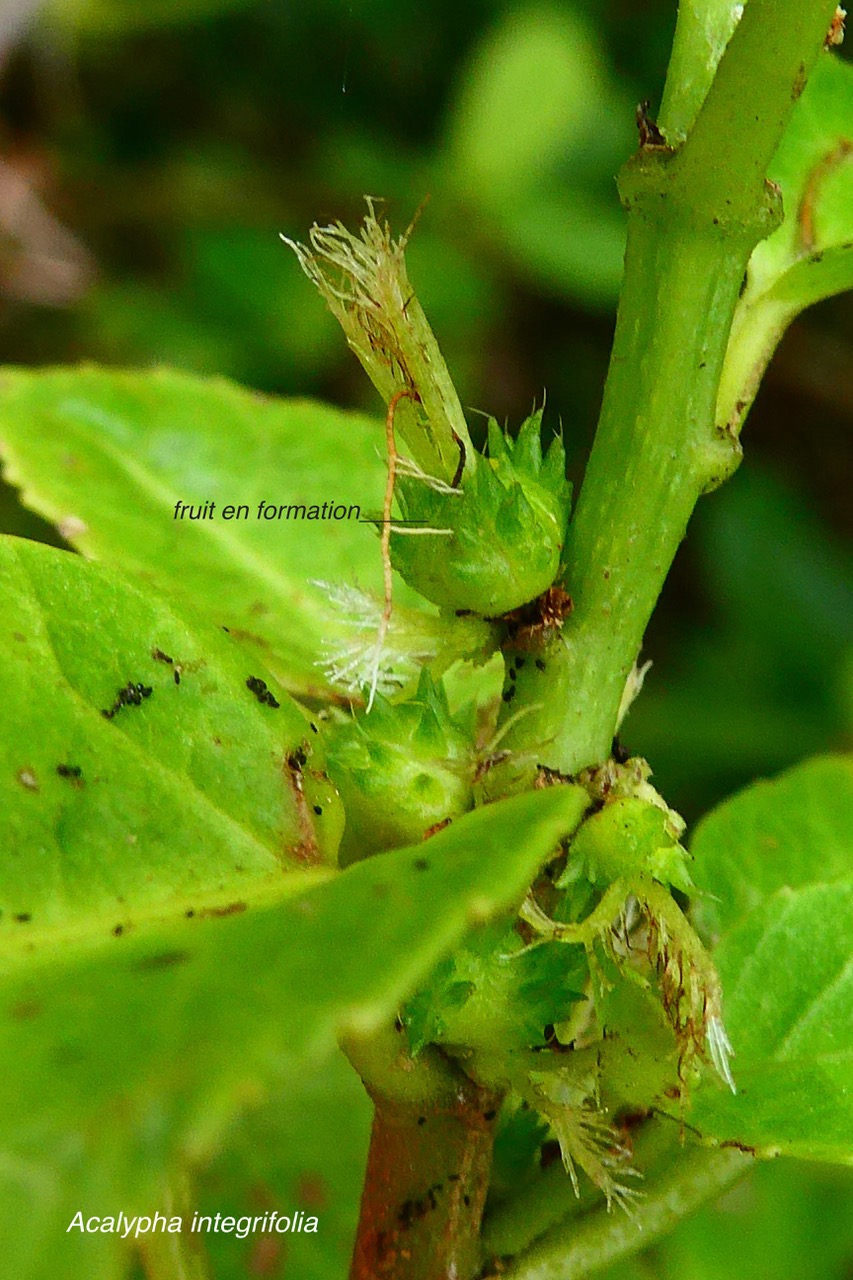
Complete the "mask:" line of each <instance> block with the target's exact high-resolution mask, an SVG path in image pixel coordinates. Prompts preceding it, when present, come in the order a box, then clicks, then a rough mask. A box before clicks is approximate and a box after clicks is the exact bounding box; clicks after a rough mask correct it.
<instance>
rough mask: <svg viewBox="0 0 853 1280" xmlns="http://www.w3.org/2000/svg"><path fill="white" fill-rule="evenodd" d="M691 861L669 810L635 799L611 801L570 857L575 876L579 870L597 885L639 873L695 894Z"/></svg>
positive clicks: (590, 823) (586, 825) (582, 832)
mask: <svg viewBox="0 0 853 1280" xmlns="http://www.w3.org/2000/svg"><path fill="white" fill-rule="evenodd" d="M686 858H687V852H686V850H685V849H683V848H682V846H681V845H680V844H679V843H678V840H677V839H676V837H675V835H674V834H673V831H672V824H671V823H670V820H669V816H668V814H667V812H666V810H665V809H661V808H660V807H659V806H658V805H656V804H652V803H650V802H649V801H647V800H640V799H637V798H636V797H634V796H625V797H620V798H618V799H616V800H611V801H609V803H607V804H605V806H604V808H603V809H602V810H601V811H600V812H599V813H596V814H593V816H592V817H591V818H588V819H587V820H586V822H585V823H584V824H583V826H582V827H581V829H580V830H579V831H578V833H577V835H576V836H575V838H574V840H573V841H572V848H571V854H570V861H571V871H572V872H574V869H575V865H577V866H578V867H579V868H581V869H582V870H583V872H584V874H585V875H586V876H587V878H588V879H589V880H590V881H592V882H593V883H594V884H610V883H611V881H613V880H618V879H619V878H620V877H621V876H631V875H636V874H637V873H638V872H640V873H646V874H648V875H651V876H653V877H654V879H655V880H659V881H660V882H661V883H662V884H670V885H674V886H675V888H676V889H681V890H682V892H683V893H688V892H689V891H690V888H691V881H690V876H689V874H688V872H687V867H686V865H685V860H686ZM572 878H574V876H572Z"/></svg>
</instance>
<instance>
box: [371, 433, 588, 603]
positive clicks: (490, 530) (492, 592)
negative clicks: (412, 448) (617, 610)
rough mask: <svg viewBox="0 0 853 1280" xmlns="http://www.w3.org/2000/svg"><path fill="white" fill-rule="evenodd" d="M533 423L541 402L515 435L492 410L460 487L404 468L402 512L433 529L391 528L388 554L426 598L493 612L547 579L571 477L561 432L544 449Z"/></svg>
mask: <svg viewBox="0 0 853 1280" xmlns="http://www.w3.org/2000/svg"><path fill="white" fill-rule="evenodd" d="M541 424H542V411H541V410H539V411H537V412H536V413H534V414H532V415H531V416H530V417H529V418H528V419H527V420H526V422H525V423H524V425H523V426H522V428H521V430H520V431H519V433H518V437H517V439H515V440H513V439H512V437H511V436H509V435H507V434H506V433H504V432H503V431H502V430H501V428H500V427H499V426H498V424H497V422H495V420H494V419H490V420H489V433H488V456H485V457H481V458H480V459H479V462H478V465H477V466H476V467H475V468H466V470H465V472H464V474H463V477H462V486H463V487H462V488H460V489H458V490H455V491H450V492H447V491H439V490H438V489H436V488H435V487H431V486H430V485H428V484H426V483H424V481H423V480H421V479H420V478H417V477H414V476H411V475H408V476H401V477H400V478H399V479H398V482H397V498H398V501H399V505H400V510H401V512H402V516H403V519H405V520H406V521H407V522H417V524H420V525H422V527H424V528H427V529H432V530H436V532H435V533H424V534H422V535H420V536H418V537H412V536H410V535H408V534H407V533H405V532H396V531H395V532H393V533H392V537H391V559H392V562H393V564H394V567H395V568H396V569H398V570H399V572H400V573H401V574H402V576H403V577H404V578H405V579H406V581H407V582H408V583H409V584H410V585H411V586H413V587H414V588H415V590H416V591H419V592H420V593H421V595H422V596H425V597H426V599H427V600H431V601H432V602H433V603H434V604H438V605H442V606H443V607H444V608H447V609H465V610H470V611H471V612H472V613H477V614H480V615H482V616H483V617H491V618H494V617H499V616H500V615H501V614H504V613H507V612H509V611H510V610H511V609H517V608H518V607H519V606H520V605H523V604H526V603H527V602H528V601H530V600H534V599H536V597H537V596H539V595H541V594H542V592H543V591H545V590H547V588H548V587H550V586H551V584H552V583H553V582H554V580H555V578H556V577H557V575H558V573H559V568H560V556H561V554H562V550H563V543H564V541H565V536H566V524H567V521H568V515H569V502H570V499H571V486H570V485H569V483H568V481H567V480H566V474H565V453H564V450H563V444H562V441H561V440H559V439H555V440H554V441H553V442H552V444H551V446H550V448H549V449H548V450H547V452H546V453H545V454H544V455H543V452H542V445H541V438H540V431H541ZM417 524H415V525H410V527H417ZM430 543H432V546H429V544H430ZM424 544H426V545H427V546H429V552H430V553H429V554H425V549H426V548H425V545H424Z"/></svg>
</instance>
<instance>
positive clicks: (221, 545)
mask: <svg viewBox="0 0 853 1280" xmlns="http://www.w3.org/2000/svg"><path fill="white" fill-rule="evenodd" d="M381 440H382V436H381V433H380V431H379V429H378V428H377V424H376V423H375V422H373V421H372V420H370V419H368V418H365V417H363V416H361V415H358V414H349V413H342V412H340V411H337V410H335V409H331V408H328V407H324V406H321V405H318V404H313V403H311V402H309V401H301V400H298V401H282V400H273V399H267V398H264V397H262V396H259V395H257V394H255V393H253V392H250V391H244V390H242V389H240V388H238V387H236V386H233V385H232V384H230V383H228V382H225V381H223V380H220V379H210V380H206V379H200V378H193V377H190V376H188V375H186V374H181V373H176V372H168V371H166V370H158V371H155V372H152V373H123V372H118V371H115V370H101V369H95V368H85V369H76V370H75V369H71V370H69V369H56V370H46V371H41V372H36V373H33V372H29V371H15V370H6V371H4V373H3V375H2V379H0V455H2V457H3V459H4V460H5V463H6V478H7V479H8V480H10V481H11V482H12V483H13V484H16V485H20V486H21V487H22V489H23V494H22V498H23V501H24V502H25V504H26V505H27V506H29V507H31V508H32V509H33V510H35V511H37V512H38V513H39V514H40V515H43V516H44V517H46V518H47V519H49V520H51V521H53V522H54V523H55V524H56V525H57V527H58V528H59V529H60V531H61V532H62V533H63V534H64V535H65V537H66V538H67V539H68V541H69V542H71V544H72V545H73V546H74V547H76V548H77V549H79V550H80V551H82V552H83V553H84V554H85V555H87V556H91V557H93V558H96V559H101V558H103V559H109V560H111V561H112V562H113V563H115V564H117V565H118V566H119V567H121V568H123V569H125V570H128V571H130V572H131V573H133V574H135V575H139V576H140V577H141V578H143V579H145V580H147V581H150V582H152V583H153V584H154V585H156V586H157V587H159V588H161V589H165V590H170V591H174V592H175V593H176V594H178V595H180V596H182V597H183V598H184V599H186V600H189V601H191V602H192V603H193V605H194V606H195V607H197V608H203V609H204V610H206V612H207V613H208V615H209V616H210V617H212V618H213V619H214V620H215V621H216V622H218V623H220V624H222V625H226V626H228V627H230V628H231V629H232V631H233V632H234V633H235V634H236V633H240V635H241V638H242V640H243V641H244V643H246V644H248V645H250V646H252V648H253V649H254V651H255V652H257V653H258V654H259V655H261V656H262V658H263V660H264V661H265V662H266V664H267V665H268V667H269V668H270V670H272V671H273V672H274V673H275V674H276V675H277V676H278V678H279V679H281V680H282V681H283V682H284V683H285V685H286V686H287V687H288V688H290V689H291V690H293V691H294V692H299V693H302V694H307V695H310V694H315V695H318V696H322V695H324V694H325V692H326V691H327V688H328V686H327V685H326V681H325V679H324V677H323V675H322V673H321V671H320V670H319V669H318V667H317V665H316V663H317V661H318V659H319V658H320V657H321V654H322V647H323V643H324V641H325V642H330V641H333V640H334V639H336V638H344V639H346V638H347V637H348V632H347V628H346V625H345V620H342V619H341V618H340V616H338V615H336V614H335V612H334V611H333V609H332V608H331V606H330V604H329V602H328V599H327V595H326V592H325V591H324V589H323V587H322V586H318V585H317V583H318V582H321V583H322V582H332V583H340V582H353V581H356V580H357V581H358V583H359V585H360V586H361V587H362V588H365V589H368V590H371V589H373V590H376V591H377V592H379V593H380V594H381V562H380V559H379V553H378V547H377V544H376V536H375V533H374V531H373V530H372V528H370V526H368V525H367V524H364V523H359V521H358V519H356V518H352V519H349V518H347V519H341V520H336V519H332V520H329V519H322V518H321V519H319V520H308V519H301V518H300V519H296V518H290V519H287V518H284V519H279V518H276V519H273V520H268V519H267V518H266V517H264V518H261V519H258V518H257V514H258V509H259V504H260V503H261V502H264V503H266V504H268V506H272V507H274V508H276V511H278V508H280V507H282V506H284V507H288V506H294V507H297V506H299V505H300V504H302V505H304V506H305V509H306V514H307V512H308V509H309V508H310V507H311V505H312V504H313V505H315V506H316V507H317V508H319V510H320V512H321V514H322V506H323V504H324V503H327V504H331V506H332V507H335V508H340V507H345V508H346V509H347V511H349V510H350V508H354V507H357V508H360V509H361V514H362V515H364V514H366V513H367V512H368V511H376V510H378V509H379V508H381V505H382V495H383V490H384V466H383V463H382V461H381V457H380V456H379V455H378V453H377V446H378V445H380V444H381ZM179 502H184V503H187V504H191V505H192V506H193V507H195V508H196V510H198V509H199V508H203V504H204V503H205V502H215V503H216V504H217V505H216V510H215V511H214V513H213V518H212V519H202V520H192V521H190V520H189V519H188V518H186V517H185V518H183V519H178V520H176V519H175V518H174V514H175V504H176V503H179ZM228 505H230V506H233V507H235V508H236V507H238V506H240V505H244V506H246V507H248V518H247V519H242V518H240V519H237V518H232V519H229V520H225V519H223V518H222V514H223V510H224V508H225V507H227V506H228Z"/></svg>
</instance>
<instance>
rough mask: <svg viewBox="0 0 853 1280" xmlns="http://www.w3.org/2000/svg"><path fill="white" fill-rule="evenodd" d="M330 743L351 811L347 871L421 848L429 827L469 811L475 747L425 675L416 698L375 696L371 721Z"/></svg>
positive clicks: (339, 732)
mask: <svg viewBox="0 0 853 1280" xmlns="http://www.w3.org/2000/svg"><path fill="white" fill-rule="evenodd" d="M327 742H328V753H329V757H328V770H329V775H330V777H331V778H332V781H333V782H334V783H335V786H336V787H337V789H338V791H339V792H340V795H341V799H342V800H343V802H344V809H345V812H346V829H345V831H344V836H343V840H342V843H341V852H340V861H341V864H342V865H344V866H346V865H348V864H349V863H350V862H353V861H355V860H356V858H364V857H368V856H370V855H371V854H374V853H382V852H383V851H384V850H386V849H396V848H401V847H403V846H405V845H411V844H418V843H419V842H420V841H421V840H423V838H424V836H425V834H426V833H427V832H428V831H429V829H430V827H434V826H435V825H436V824H437V823H440V822H444V821H445V820H446V819H448V818H455V817H458V816H459V815H460V814H462V813H465V812H466V811H467V810H468V809H470V808H471V805H472V794H471V780H472V777H473V772H474V748H473V744H472V742H471V738H470V735H469V734H467V733H466V732H465V731H464V729H463V728H462V726H460V725H459V724H458V723H457V722H456V721H455V720H454V719H453V718H452V717H451V715H450V712H449V710H448V706H447V699H446V696H445V693H444V689H443V687H442V686H441V685H440V684H436V683H434V682H433V680H432V679H431V678H430V676H429V673H428V672H426V671H424V672H422V673H421V677H420V681H419V683H418V690H417V693H416V695H415V697H413V698H411V699H410V700H408V701H406V702H401V703H398V704H396V705H392V704H391V703H390V702H388V701H387V700H386V699H385V698H383V697H381V696H377V697H376V700H375V702H374V704H373V709H372V711H371V713H370V715H369V716H367V715H357V716H356V717H355V718H353V719H350V720H345V721H341V722H340V723H338V724H337V725H335V726H334V727H332V728H331V729H330V730H329V732H328V735H327Z"/></svg>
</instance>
